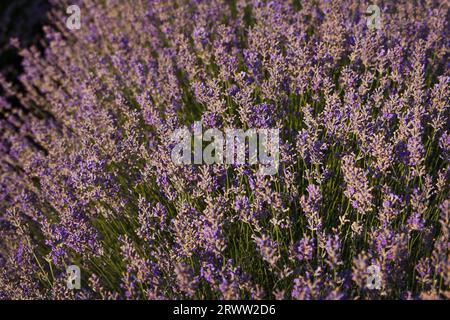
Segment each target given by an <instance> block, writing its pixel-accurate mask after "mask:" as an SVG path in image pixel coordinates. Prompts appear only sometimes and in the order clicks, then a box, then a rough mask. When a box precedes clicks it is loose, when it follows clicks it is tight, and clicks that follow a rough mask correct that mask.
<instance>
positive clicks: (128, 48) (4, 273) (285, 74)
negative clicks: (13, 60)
mask: <svg viewBox="0 0 450 320" xmlns="http://www.w3.org/2000/svg"><path fill="white" fill-rule="evenodd" d="M375 2H376V4H377V5H378V6H379V7H380V8H381V17H380V18H381V19H380V21H379V28H368V26H367V16H366V9H367V7H368V6H369V5H371V4H372V3H364V2H362V1H359V0H340V1H309V0H308V1H290V0H289V1H288V0H276V1H263V0H229V1H225V0H208V1H203V0H170V1H163V0H151V1H150V0H139V1H119V0H107V1H90V0H86V1H78V2H76V1H71V3H68V2H66V3H64V2H63V3H62V2H61V1H53V7H52V10H51V12H50V18H51V21H53V23H52V25H50V26H47V27H45V39H43V40H42V47H43V48H44V50H39V49H38V48H36V47H33V46H32V47H28V48H26V47H25V48H23V47H22V45H21V44H20V43H19V41H17V39H12V40H11V43H12V45H14V46H16V47H17V48H20V50H21V55H22V56H23V67H24V72H23V73H22V74H21V75H20V76H19V79H18V80H20V83H21V87H20V88H19V87H17V86H16V85H13V84H12V83H9V82H8V81H7V80H6V78H5V77H3V76H1V75H0V87H1V88H2V92H3V94H2V96H0V108H1V109H2V114H4V115H5V116H4V117H2V119H0V133H1V134H0V138H1V140H0V209H1V213H0V234H1V237H0V266H1V268H0V298H1V299H383V298H387V299H448V298H450V263H449V231H450V230H449V228H450V222H449V214H450V199H449V193H448V192H449V188H448V186H449V183H448V180H449V162H448V161H449V156H450V133H449V131H448V125H449V108H448V103H449V101H448V99H449V90H448V85H449V79H450V78H449V76H450V75H449V68H448V67H449V62H448V55H449V50H448V47H449V25H448V19H447V18H448V14H449V8H448V2H447V1H437V0H426V1H425V0H417V1H408V0H399V1H395V2H393V1H375ZM74 3H76V4H77V5H79V7H80V9H81V10H80V12H81V28H80V29H79V30H71V29H68V28H67V27H66V25H65V20H66V19H67V15H66V8H67V7H68V6H69V5H71V4H74ZM18 103H20V104H21V105H22V106H25V109H23V108H14V106H15V105H16V104H18ZM195 121H202V123H203V125H204V127H206V128H217V129H219V130H222V131H224V130H225V129H226V128H242V129H243V130H246V129H249V128H255V129H259V128H272V129H273V128H276V129H279V132H280V139H279V153H280V154H279V166H278V171H277V173H276V174H274V175H262V174H261V173H260V171H259V170H258V165H257V164H241V165H232V164H226V163H222V164H211V165H206V164H189V165H179V164H175V163H174V162H173V161H172V160H171V151H172V149H173V142H172V141H171V140H170V136H171V135H172V133H173V132H174V131H175V130H177V129H179V128H181V127H183V126H187V127H191V126H192V124H193V123H194V122H195ZM70 265H76V266H79V267H80V269H81V274H82V278H81V289H80V290H70V289H69V288H68V287H67V286H66V282H65V281H66V268H67V267H68V266H70ZM371 266H376V268H374V267H371ZM377 268H378V269H377ZM373 270H379V271H380V272H379V279H378V280H379V286H375V287H374V286H370V285H369V286H368V285H367V284H368V282H367V281H368V280H367V279H368V278H370V276H372V275H371V272H373Z"/></svg>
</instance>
